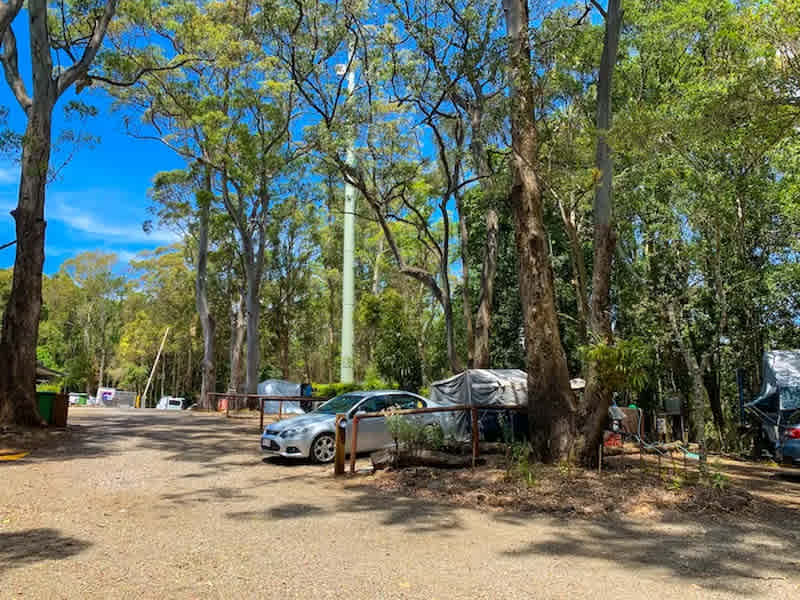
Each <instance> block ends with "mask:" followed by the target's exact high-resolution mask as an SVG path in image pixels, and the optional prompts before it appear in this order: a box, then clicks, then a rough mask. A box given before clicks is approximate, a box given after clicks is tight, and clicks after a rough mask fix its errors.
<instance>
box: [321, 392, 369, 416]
mask: <svg viewBox="0 0 800 600" xmlns="http://www.w3.org/2000/svg"><path fill="white" fill-rule="evenodd" d="M363 399H364V396H363V395H362V394H342V395H341V396H336V398H331V399H330V400H328V401H327V402H326V403H325V404H323V405H322V406H320V407H319V408H318V409H317V410H316V411H315V412H319V413H325V414H326V415H335V414H338V413H346V412H347V411H349V410H350V409H351V408H353V407H354V406H355V405H356V404H358V403H359V402H361V401H362V400H363Z"/></svg>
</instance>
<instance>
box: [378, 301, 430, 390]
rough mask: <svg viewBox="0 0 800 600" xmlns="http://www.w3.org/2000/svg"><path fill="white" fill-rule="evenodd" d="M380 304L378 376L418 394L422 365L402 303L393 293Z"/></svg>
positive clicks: (415, 340)
mask: <svg viewBox="0 0 800 600" xmlns="http://www.w3.org/2000/svg"><path fill="white" fill-rule="evenodd" d="M379 301H380V307H379V313H380V325H379V327H380V330H379V333H378V343H377V345H376V348H375V362H376V366H377V368H378V372H379V373H380V374H381V375H382V376H383V377H385V378H386V379H389V380H390V381H394V382H396V383H397V384H398V386H399V387H400V388H401V389H404V390H408V391H411V392H416V391H417V390H419V388H420V386H421V385H422V361H421V359H420V355H419V348H418V341H417V338H416V337H415V336H414V334H413V333H412V331H411V329H410V324H409V317H408V315H406V312H405V307H404V302H403V299H402V297H401V296H400V294H398V293H397V292H395V291H392V290H390V291H386V292H384V293H383V294H382V295H381V297H380V298H379Z"/></svg>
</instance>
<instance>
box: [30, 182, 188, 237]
mask: <svg viewBox="0 0 800 600" xmlns="http://www.w3.org/2000/svg"><path fill="white" fill-rule="evenodd" d="M77 198H81V199H83V200H85V201H87V204H88V203H91V202H92V201H93V200H96V199H99V198H101V199H102V200H103V202H102V206H94V207H87V206H85V205H84V206H78V205H77V202H76V199H77ZM48 200H49V202H48V204H49V206H48V207H47V209H46V216H47V218H48V219H49V220H55V221H59V222H61V223H63V224H64V225H67V226H68V227H70V228H71V229H75V230H77V231H80V232H82V233H84V234H86V236H87V237H91V238H97V239H103V240H109V241H111V240H113V241H115V242H121V243H126V244H173V243H175V242H177V241H179V240H180V235H179V234H177V233H176V232H173V231H169V230H167V229H153V231H151V232H150V233H146V232H145V231H144V230H143V229H142V223H143V222H144V220H145V219H143V218H141V217H139V218H137V217H136V215H131V214H130V211H125V210H120V209H124V207H125V204H126V201H125V200H124V199H120V198H119V197H115V195H114V193H113V192H110V193H109V192H102V191H101V192H97V191H87V192H86V193H81V194H80V195H78V194H73V193H63V192H61V193H54V194H52V196H51V198H49V199H48ZM82 204H83V202H82ZM115 213H116V214H115ZM111 216H113V217H114V218H113V220H112V219H110V218H109V217H111ZM140 219H141V220H140Z"/></svg>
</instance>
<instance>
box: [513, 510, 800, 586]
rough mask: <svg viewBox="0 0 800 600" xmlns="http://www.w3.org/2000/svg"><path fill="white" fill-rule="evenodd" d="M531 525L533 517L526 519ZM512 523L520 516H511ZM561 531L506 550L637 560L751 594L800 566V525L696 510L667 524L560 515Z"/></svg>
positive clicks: (647, 567)
mask: <svg viewBox="0 0 800 600" xmlns="http://www.w3.org/2000/svg"><path fill="white" fill-rule="evenodd" d="M517 519H518V523H519V524H524V523H525V522H527V521H529V520H530V516H528V517H527V518H526V517H522V516H518V517H517ZM504 520H505V521H506V522H510V521H511V520H512V519H511V518H510V517H509V516H506V517H505V518H504ZM552 521H553V524H554V525H555V527H554V532H553V534H552V535H550V536H549V537H547V538H546V539H541V538H537V539H533V540H531V541H530V542H528V543H527V544H523V545H521V546H514V547H511V548H509V549H507V550H506V551H505V552H503V555H504V556H507V557H515V558H519V557H525V556H532V555H546V556H557V557H559V558H564V559H589V560H593V561H598V560H601V561H606V562H607V563H608V564H609V565H617V564H627V565H635V566H636V568H637V570H639V572H642V573H645V572H647V571H653V573H654V574H655V575H656V576H657V575H658V573H659V572H662V573H663V572H666V573H667V574H668V575H669V576H670V577H676V578H679V579H683V580H686V581H687V582H688V583H691V584H694V585H698V586H700V587H702V588H704V589H707V590H709V591H719V592H727V593H734V594H740V595H743V596H749V595H751V594H752V593H754V589H753V588H754V586H755V585H756V584H757V582H759V581H764V580H780V581H782V580H788V579H791V578H793V577H795V574H796V573H797V568H798V567H799V566H800V555H799V554H798V548H800V535H799V534H798V529H797V528H796V527H792V528H791V529H788V528H787V529H784V528H782V527H777V526H773V525H765V524H764V523H763V522H759V521H748V520H741V519H736V518H731V519H725V520H724V521H718V522H711V521H708V520H701V519H696V518H692V517H691V516H688V515H672V516H671V517H670V518H668V519H663V520H660V521H655V522H653V521H641V522H638V521H636V522H634V521H629V520H621V519H606V520H593V521H588V522H586V521H584V522H581V521H580V520H577V521H576V520H565V519H558V520H555V519H553V520H552Z"/></svg>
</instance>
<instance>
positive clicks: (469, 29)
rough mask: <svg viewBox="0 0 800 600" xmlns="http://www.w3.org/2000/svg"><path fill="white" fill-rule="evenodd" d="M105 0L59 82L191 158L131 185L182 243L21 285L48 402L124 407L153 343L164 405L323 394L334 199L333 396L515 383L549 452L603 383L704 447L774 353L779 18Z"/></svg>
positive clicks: (693, 1)
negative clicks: (31, 309)
mask: <svg viewBox="0 0 800 600" xmlns="http://www.w3.org/2000/svg"><path fill="white" fill-rule="evenodd" d="M100 4H102V3H100ZM110 4H114V5H115V6H114V9H115V12H114V16H113V19H110V22H109V24H108V30H107V32H106V33H105V38H104V40H103V42H102V46H101V48H100V51H99V52H98V54H97V56H96V57H93V62H92V63H91V64H92V67H91V70H89V69H87V70H84V71H83V72H82V76H81V77H80V79H79V82H78V84H79V85H83V86H92V87H94V88H98V89H102V90H105V91H106V92H107V93H108V94H110V95H111V97H113V99H114V105H115V110H114V112H113V113H111V114H107V115H101V116H100V117H101V118H104V119H119V120H121V122H122V123H123V125H124V127H125V128H126V130H127V132H128V133H129V134H130V136H131V137H132V138H133V139H132V142H131V143H136V144H161V145H164V146H166V147H168V148H170V149H171V150H172V151H173V152H174V153H175V154H176V155H178V156H180V157H181V158H182V159H183V160H184V161H185V167H184V168H183V169H179V170H172V171H164V172H159V173H153V179H152V186H151V191H150V202H151V210H152V218H153V222H156V223H158V224H159V225H161V226H163V227H168V228H171V229H172V230H174V231H175V232H176V233H177V236H178V239H179V241H178V242H176V243H175V244H173V245H171V246H167V247H164V248H160V249H158V250H155V251H153V252H148V253H142V254H140V255H139V256H137V257H136V258H135V259H134V260H131V261H130V263H129V264H125V265H121V264H120V262H119V261H118V258H117V257H116V256H114V255H112V254H103V253H100V252H87V253H82V254H79V255H77V256H75V257H74V258H71V259H69V260H67V261H65V262H64V264H63V265H62V266H61V268H60V270H59V271H58V272H57V273H55V274H53V275H49V276H45V277H44V279H43V284H42V298H43V304H42V307H41V316H40V325H39V331H38V342H37V344H36V358H37V359H38V360H39V361H40V362H41V363H43V364H44V365H45V366H47V367H50V368H54V369H56V370H59V371H61V372H63V373H65V379H64V381H63V385H64V386H65V388H66V389H69V390H79V391H87V392H92V391H93V390H96V388H97V387H98V386H103V385H113V386H117V387H121V388H126V389H131V390H134V391H141V390H142V388H143V387H144V384H145V382H146V380H147V377H148V375H149V370H150V367H151V365H152V363H153V360H154V358H155V355H156V353H157V351H158V347H159V344H160V341H161V337H162V335H163V332H164V330H165V329H166V328H167V327H169V328H170V333H169V335H168V336H167V341H166V345H165V349H164V357H163V361H162V362H161V365H160V367H159V372H158V373H157V375H156V389H157V390H159V392H161V393H167V394H173V395H181V396H186V397H192V398H197V399H199V400H201V402H202V403H204V404H206V405H207V404H209V401H208V397H207V393H208V392H210V391H225V390H237V391H249V392H253V391H255V390H254V386H255V384H256V383H257V382H258V381H261V380H263V379H265V378H270V377H279V378H284V379H289V380H295V381H310V382H316V383H331V382H335V381H336V380H337V379H338V374H339V352H340V334H341V320H342V314H341V311H342V270H341V265H342V216H343V207H344V184H345V182H346V183H347V184H349V185H351V186H353V188H354V189H355V190H356V194H357V200H356V231H357V234H356V249H355V290H356V297H355V301H356V305H355V355H354V370H355V378H356V380H357V381H360V382H373V383H374V384H376V385H377V384H378V383H379V382H381V383H383V384H385V385H399V386H401V387H404V388H408V389H413V390H415V391H416V390H420V389H423V388H424V387H425V386H427V385H428V384H429V383H430V382H432V381H435V380H437V379H440V378H442V377H445V376H447V375H449V374H452V373H454V372H458V371H459V370H461V369H463V368H465V367H468V366H475V367H492V368H521V369H527V370H528V373H529V388H530V389H531V394H532V397H534V396H536V397H538V398H548V400H546V401H545V400H541V401H538V402H537V403H536V406H537V408H536V409H535V411H534V412H536V411H540V412H537V413H536V414H537V418H538V419H539V422H540V423H542V422H544V421H547V422H548V423H549V422H552V423H554V425H553V427H552V428H549V426H548V429H547V431H545V432H544V433H543V434H542V435H543V436H544V438H546V439H545V441H544V442H542V444H541V445H540V448H547V451H546V452H543V454H547V453H548V452H549V453H552V455H553V457H555V456H556V455H559V454H560V453H563V452H566V450H564V448H562V441H563V440H566V439H567V438H574V437H575V436H578V437H580V436H583V438H584V439H585V440H592V439H593V438H592V436H593V435H595V432H594V431H590V429H591V426H588V425H584V423H588V422H591V421H592V419H593V415H598V414H603V413H604V411H605V407H606V406H607V404H608V402H609V401H610V399H611V398H612V397H613V396H614V395H615V394H616V395H618V397H620V398H625V400H626V402H627V401H630V402H635V403H637V404H638V405H639V406H642V407H645V408H655V407H657V406H660V403H661V402H662V401H663V398H664V397H665V395H668V394H678V395H680V396H681V397H682V398H683V399H684V401H685V402H686V403H687V404H688V405H690V406H691V407H692V422H693V425H694V427H695V428H696V429H697V431H695V435H696V436H700V437H701V438H702V437H708V438H709V440H716V442H715V443H722V441H723V440H724V439H725V438H726V437H730V436H732V435H734V431H735V420H736V419H737V418H738V413H737V411H738V399H737V391H736V371H737V369H744V370H745V373H746V374H747V377H746V384H747V386H748V389H749V391H751V392H753V391H755V390H756V389H757V387H758V385H759V382H760V379H759V368H760V364H761V356H762V354H763V352H764V351H765V350H768V349H773V348H775V349H779V348H792V347H797V346H798V345H800V344H798V340H799V339H800V336H799V334H800V263H798V252H799V251H800V236H798V232H800V129H799V127H800V20H798V18H797V15H798V14H800V3H798V2H797V1H796V0H777V1H775V2H760V1H744V2H734V1H733V0H622V1H620V0H609V1H608V2H603V3H601V2H595V1H594V0H593V1H592V2H587V3H584V2H577V3H564V2H551V3H548V2H529V3H528V2H525V1H522V0H506V1H505V2H502V3H501V2H499V1H497V0H492V1H491V2H490V1H488V0H457V1H455V2H451V1H442V0H432V1H430V2H410V3H409V2H396V1H394V0H380V1H378V2H372V3H360V2H347V3H339V2H324V1H323V2H313V3H312V2H306V1H305V0H297V1H293V2H284V1H283V0H268V1H264V2H250V1H247V2H245V1H239V0H231V1H228V2H219V1H200V2H183V1H178V2H174V1H172V2H159V1H157V0H146V1H142V0H131V1H130V2H121V3H119V6H116V4H117V3H115V2H114V3H110ZM70 6H71V5H70ZM76 7H77V5H76ZM75 10H78V8H75ZM0 25H2V26H4V27H6V26H7V24H5V23H4V22H3V23H0ZM9 27H10V26H9ZM57 30H58V26H57V25H53V26H52V30H51V31H50V32H49V36H50V43H51V48H52V52H54V53H58V52H64V48H63V47H59V44H61V46H63V44H62V43H61V42H59V40H58V39H57V35H56V34H57ZM6 31H11V29H7V30H6ZM9 44H10V41H9V39H8V37H6V38H4V40H3V48H4V51H7V50H9V47H10V46H9ZM4 66H6V68H7V69H8V68H10V67H11V66H13V65H11V64H10V63H9V60H8V59H6V60H4ZM348 78H352V89H349V81H348ZM48 139H49V138H48ZM43 202H44V201H43V200H42V203H43ZM42 235H43V234H42ZM11 288H12V272H11V270H10V269H9V270H7V271H2V272H0V302H2V305H3V306H5V305H6V302H7V301H8V298H9V297H10V295H11V294H12V292H11ZM14 306H16V305H14ZM15 310H16V309H15ZM15 314H16V313H15ZM4 331H5V326H4ZM9 331H10V330H9ZM9 339H10V338H9ZM576 376H582V377H585V378H587V379H588V380H589V387H588V388H587V400H585V402H584V403H583V404H579V405H575V406H572V405H571V404H570V403H571V401H570V400H568V399H567V398H568V394H569V388H568V386H565V383H564V382H565V381H567V379H568V377H576ZM0 387H1V386H0ZM544 438H543V439H544ZM587 443H588V442H587Z"/></svg>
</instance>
